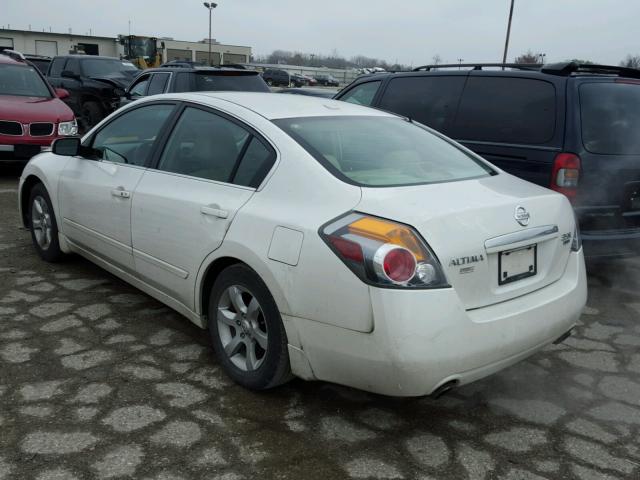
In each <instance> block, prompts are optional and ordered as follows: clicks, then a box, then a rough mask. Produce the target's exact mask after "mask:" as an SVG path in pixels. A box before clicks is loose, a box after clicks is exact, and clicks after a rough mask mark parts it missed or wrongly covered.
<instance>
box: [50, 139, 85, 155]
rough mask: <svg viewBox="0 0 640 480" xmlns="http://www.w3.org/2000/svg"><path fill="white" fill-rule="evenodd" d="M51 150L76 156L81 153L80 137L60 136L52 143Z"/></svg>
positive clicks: (59, 153)
mask: <svg viewBox="0 0 640 480" xmlns="http://www.w3.org/2000/svg"><path fill="white" fill-rule="evenodd" d="M51 151H52V152H53V153H55V154H56V155H62V156H64V157H75V156H77V155H79V154H80V139H79V138H78V137H68V138H58V139H57V140H54V141H53V144H51Z"/></svg>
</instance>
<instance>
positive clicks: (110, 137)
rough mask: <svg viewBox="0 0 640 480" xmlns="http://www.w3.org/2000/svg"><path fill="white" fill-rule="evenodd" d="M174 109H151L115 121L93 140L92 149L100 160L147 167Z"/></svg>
mask: <svg viewBox="0 0 640 480" xmlns="http://www.w3.org/2000/svg"><path fill="white" fill-rule="evenodd" d="M173 109H174V106H173V105H147V106H144V107H140V108H135V109H133V110H130V111H128V112H126V113H124V114H122V115H120V116H119V117H117V118H115V119H114V120H112V121H111V122H110V123H109V124H107V125H106V126H105V127H104V128H102V130H100V131H99V132H98V133H97V134H96V135H95V137H94V138H93V143H92V145H91V146H92V148H93V150H94V152H95V155H96V156H97V158H98V159H100V160H107V161H110V162H115V163H125V164H128V165H137V166H144V165H145V163H146V162H147V160H148V159H149V156H150V155H151V152H152V150H153V145H154V143H155V140H156V138H157V137H158V134H159V133H160V130H161V129H162V127H163V125H164V123H165V122H166V121H167V118H169V115H170V114H171V112H172V111H173Z"/></svg>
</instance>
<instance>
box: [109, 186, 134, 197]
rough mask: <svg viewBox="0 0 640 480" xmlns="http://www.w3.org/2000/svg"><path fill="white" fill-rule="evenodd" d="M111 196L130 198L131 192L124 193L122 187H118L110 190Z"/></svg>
mask: <svg viewBox="0 0 640 480" xmlns="http://www.w3.org/2000/svg"><path fill="white" fill-rule="evenodd" d="M111 195H113V196H114V197H118V198H129V197H131V192H128V191H126V190H125V189H124V187H118V188H114V189H113V190H111Z"/></svg>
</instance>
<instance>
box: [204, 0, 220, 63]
mask: <svg viewBox="0 0 640 480" xmlns="http://www.w3.org/2000/svg"><path fill="white" fill-rule="evenodd" d="M203 5H204V6H205V7H206V8H207V9H208V10H209V66H211V13H212V12H213V9H214V8H216V7H217V6H218V4H217V3H213V2H211V3H209V2H204V3H203Z"/></svg>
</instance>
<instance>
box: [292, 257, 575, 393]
mask: <svg viewBox="0 0 640 480" xmlns="http://www.w3.org/2000/svg"><path fill="white" fill-rule="evenodd" d="M370 291H371V300H372V305H373V313H374V320H375V329H374V331H373V332H371V333H359V332H354V331H350V330H345V329H341V328H338V327H333V326H329V325H326V324H321V323H318V322H313V321H308V320H303V319H295V320H296V323H297V331H298V335H299V339H300V343H301V345H302V349H303V351H304V352H305V354H306V358H307V360H308V362H309V365H310V368H311V369H312V371H313V376H314V377H315V378H318V379H320V380H327V381H331V382H335V383H340V384H343V385H348V386H352V387H356V388H360V389H363V390H367V391H371V392H375V393H380V394H384V395H393V396H422V395H428V394H430V393H432V392H434V391H435V390H436V389H437V388H438V387H439V386H441V385H443V384H445V383H447V382H450V381H457V382H458V383H460V384H465V383H469V382H472V381H474V380H478V379H480V378H482V377H485V376H487V375H490V374H492V373H495V372H497V371H499V370H501V369H503V368H505V367H508V366H509V365H512V364H514V363H516V362H518V361H520V360H522V359H524V358H526V357H528V356H529V355H531V354H533V353H535V352H536V351H538V350H539V349H541V348H542V347H544V346H545V345H548V344H549V343H552V342H553V341H554V340H556V339H558V338H559V337H560V336H562V335H563V334H564V333H565V332H567V331H568V330H570V329H571V328H572V327H573V326H574V325H575V324H576V322H577V320H578V318H579V317H580V314H581V312H582V309H583V307H584V305H585V303H586V299H587V284H586V273H585V267H584V258H583V255H582V252H578V253H572V254H571V255H570V259H569V262H568V265H567V268H566V271H565V273H564V275H563V277H562V278H561V279H560V280H558V281H557V282H555V283H553V284H552V285H549V286H547V287H544V288H542V289H540V290H537V291H535V292H532V293H530V294H527V295H524V296H522V297H519V298H516V299H513V300H509V301H506V302H502V303H499V304H496V305H492V306H488V307H484V308H479V309H475V310H470V311H465V310H464V308H463V307H462V306H461V304H460V301H459V300H458V297H457V294H456V292H455V290H453V289H446V290H431V291H424V290H423V291H406V290H391V289H377V288H371V290H370Z"/></svg>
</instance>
